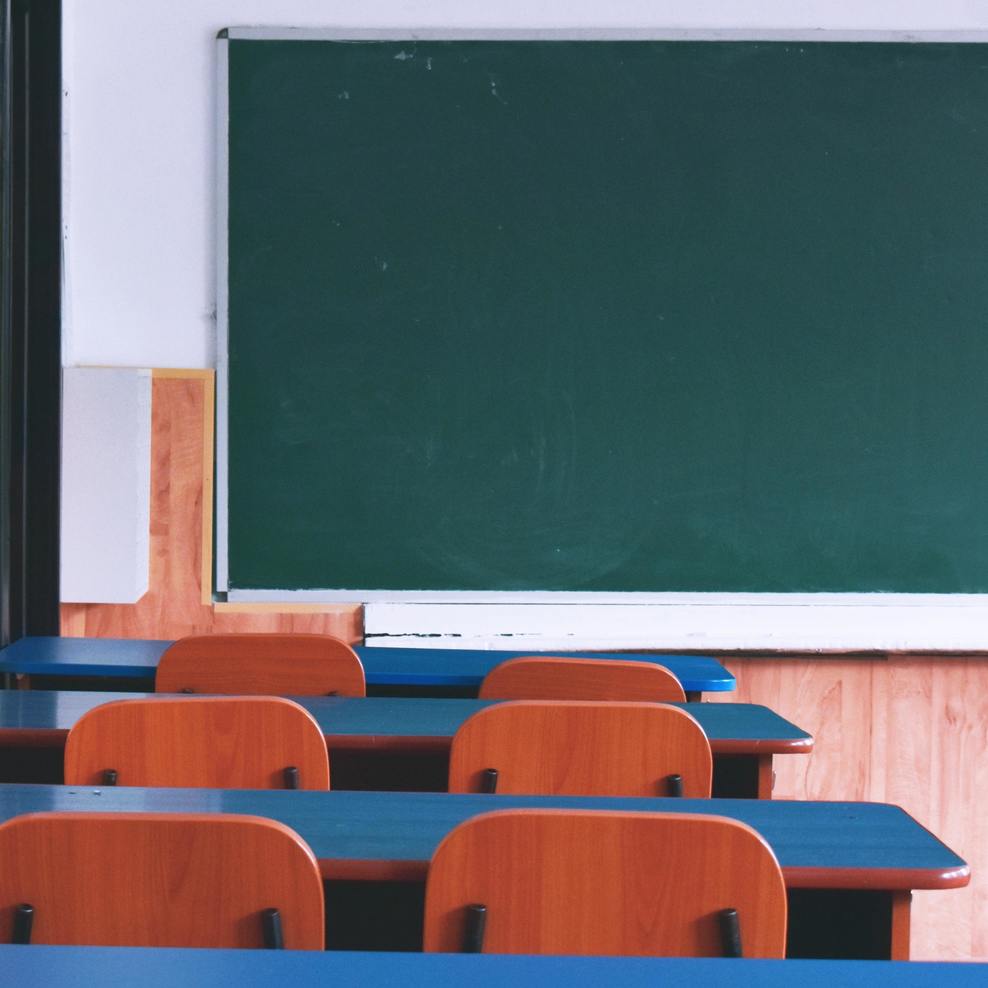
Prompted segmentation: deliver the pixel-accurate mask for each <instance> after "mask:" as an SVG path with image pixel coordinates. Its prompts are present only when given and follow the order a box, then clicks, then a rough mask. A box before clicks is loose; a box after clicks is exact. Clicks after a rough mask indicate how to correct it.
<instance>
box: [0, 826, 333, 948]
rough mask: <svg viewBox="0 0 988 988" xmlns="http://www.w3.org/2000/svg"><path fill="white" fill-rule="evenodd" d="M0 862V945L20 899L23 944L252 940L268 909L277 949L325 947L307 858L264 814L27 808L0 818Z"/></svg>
mask: <svg viewBox="0 0 988 988" xmlns="http://www.w3.org/2000/svg"><path fill="white" fill-rule="evenodd" d="M0 859H2V860H3V862H4V867H3V869H2V871H0V941H3V942H6V943H9V942H10V935H11V927H12V917H13V911H14V907H15V906H16V905H17V904H18V903H22V902H26V903H30V904H31V905H32V906H33V907H34V910H35V915H34V926H33V930H32V937H31V940H32V942H33V943H55V944H95V945H106V946H126V945H131V946H148V947H172V946H176V947H260V946H262V945H263V940H262V935H261V920H260V914H261V911H262V910H264V909H267V908H276V909H278V910H279V912H280V913H281V918H282V926H283V932H284V939H285V946H286V947H288V948H294V949H302V950H322V949H323V946H324V929H323V922H324V921H323V912H324V906H323V893H322V880H321V878H320V875H319V868H318V865H317V864H316V860H315V858H314V857H313V855H312V851H310V850H309V848H308V847H307V845H306V844H305V842H304V841H303V840H302V839H301V838H300V837H299V836H298V834H296V833H295V832H294V831H293V830H291V829H289V828H288V827H286V826H285V825H284V824H281V823H277V822H275V821H273V820H264V819H261V818H259V817H252V816H230V815H226V814H210V815H194V814H181V813H164V814H135V813H122V814H112V815H111V814H106V813H38V814H31V815H28V816H21V817H17V818H15V819H13V820H10V821H8V822H7V823H5V824H3V825H2V826H0Z"/></svg>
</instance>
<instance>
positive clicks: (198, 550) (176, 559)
mask: <svg viewBox="0 0 988 988" xmlns="http://www.w3.org/2000/svg"><path fill="white" fill-rule="evenodd" d="M213 376H214V375H213V372H212V371H201V370H188V371H185V370H156V371H155V372H154V375H153V380H152V384H151V552H150V574H149V584H148V592H147V593H146V594H145V595H144V596H143V597H142V598H141V599H140V600H139V601H138V602H137V603H136V604H62V606H61V632H62V634H63V635H69V636H79V637H89V638H165V639H168V638H172V639H177V638H182V637H184V636H185V635H193V634H204V633H208V632H212V631H217V632H219V631H268V632H276V631H285V632H313V633H317V634H330V635H335V636H336V637H337V638H341V639H343V640H344V641H347V642H351V643H352V642H357V641H361V640H362V638H363V618H362V612H361V608H360V607H359V605H350V604H325V605H319V606H317V607H308V608H305V609H300V608H293V607H281V606H278V605H275V606H273V607H272V606H267V607H260V608H251V609H243V608H231V609H227V608H222V607H214V606H213V605H212V603H211V600H212V587H211V585H210V581H211V573H212V557H211V545H212V483H213V480H212V478H213V446H212V435H213V433H212V428H213V426H212V423H213V414H212V409H213V395H214V384H213Z"/></svg>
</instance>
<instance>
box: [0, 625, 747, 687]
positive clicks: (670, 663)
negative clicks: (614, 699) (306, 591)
mask: <svg viewBox="0 0 988 988" xmlns="http://www.w3.org/2000/svg"><path fill="white" fill-rule="evenodd" d="M169 645H171V642H170V641H147V640H143V639H136V638H135V639H123V638H58V637H42V636H37V637H27V638H21V639H19V640H18V641H16V642H14V643H13V644H11V645H8V646H7V647H6V648H4V649H0V674H8V675H11V676H13V675H19V676H64V677H72V678H77V677H96V678H100V679H107V678H120V679H145V680H148V679H153V678H154V672H155V669H157V667H158V659H159V658H160V657H161V653H162V652H163V651H164V650H165V649H166V648H167V647H168V646H169ZM355 648H356V652H357V654H358V655H359V656H360V661H361V662H362V663H363V665H364V674H365V676H366V678H367V685H368V687H371V688H376V689H380V690H393V689H400V690H408V691H418V692H425V693H428V691H430V690H439V691H453V690H455V691H460V692H463V693H468V692H470V691H472V692H473V694H474V695H476V690H477V687H479V686H480V681H481V680H482V679H483V678H484V676H485V675H486V674H487V673H488V672H489V671H490V670H491V669H492V668H493V667H494V666H495V665H497V664H498V663H499V662H504V661H505V660H507V659H510V658H514V657H515V656H518V655H537V654H538V653H537V652H533V651H531V650H526V651H513V652H500V651H489V650H483V649H470V648H465V649H450V648H383V647H369V646H366V645H357V646H355ZM546 654H551V655H575V656H582V657H591V656H594V657H596V658H615V659H638V660H641V661H646V662H659V663H661V664H662V665H664V666H666V667H667V668H668V669H670V670H672V672H673V673H674V674H675V676H676V678H677V679H678V680H679V681H680V682H681V683H682V684H683V689H684V690H685V691H686V694H687V699H694V700H698V699H699V694H700V693H718V692H726V691H730V690H733V689H734V687H735V685H736V684H735V681H734V677H733V676H732V675H731V674H730V673H729V672H728V671H727V670H726V669H725V668H724V667H723V666H722V665H721V664H720V663H719V662H718V661H717V660H716V659H712V658H709V657H708V656H704V655H643V654H641V653H634V654H631V653H624V654H620V653H616V652H609V653H595V652H551V653H546ZM96 688H98V684H96ZM691 694H693V695H691Z"/></svg>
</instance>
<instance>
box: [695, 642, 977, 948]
mask: <svg viewBox="0 0 988 988" xmlns="http://www.w3.org/2000/svg"><path fill="white" fill-rule="evenodd" d="M724 661H725V664H726V665H727V666H728V667H729V668H730V669H731V671H732V672H733V673H734V675H735V676H736V677H737V680H738V690H737V692H736V693H734V694H729V693H728V694H708V698H709V699H710V700H712V701H728V700H731V699H736V700H739V701H745V702H751V703H763V704H766V705H767V706H770V707H772V708H773V709H774V710H776V711H777V712H778V713H780V714H781V715H782V716H783V717H786V718H788V719H789V720H791V721H793V722H794V723H796V724H799V726H800V727H802V728H804V729H805V730H807V731H810V732H811V733H812V734H813V735H814V736H815V738H816V744H815V746H814V749H813V753H812V754H811V755H810V756H809V757H807V758H777V759H776V760H775V762H776V772H777V776H776V786H775V794H774V795H775V797H776V798H777V799H830V800H845V799H854V800H873V801H876V802H889V803H895V804H897V805H899V806H902V807H903V808H904V809H905V810H906V811H907V812H908V813H910V814H911V815H912V816H914V817H915V818H916V819H917V820H919V821H920V822H921V823H922V824H923V825H924V826H926V827H928V828H929V829H930V830H931V831H933V833H935V834H936V835H937V836H938V837H940V838H941V840H943V841H944V842H945V843H947V844H948V845H950V847H952V848H953V849H954V850H955V851H957V853H958V854H960V855H961V856H962V857H964V858H965V859H966V860H967V861H968V863H969V864H970V865H971V873H972V879H971V884H970V886H969V887H968V888H966V889H959V890H952V891H946V892H917V893H916V894H915V896H914V900H913V914H912V956H913V958H914V959H917V960H970V959H978V960H986V959H988V814H986V813H985V812H984V808H983V807H982V806H981V802H980V800H981V798H983V797H984V796H985V794H988V659H982V658H954V657H950V656H890V657H888V658H812V657H800V658H796V657H794V658H792V659H782V658H774V657H773V658H750V659H731V658H728V657H724Z"/></svg>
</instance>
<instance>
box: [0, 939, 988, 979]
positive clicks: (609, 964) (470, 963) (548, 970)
mask: <svg viewBox="0 0 988 988" xmlns="http://www.w3.org/2000/svg"><path fill="white" fill-rule="evenodd" d="M0 970H2V971H3V972H4V974H5V976H6V979H7V980H8V981H9V983H10V984H15V985H18V986H21V988H34V986H39V988H40V986H44V988H72V986H76V985H78V986H80V988H81V986H86V988H88V986H90V985H104V984H109V985H133V984H140V985H142V986H144V988H174V986H175V985H182V986H184V988H199V986H202V988H206V986H208V988H215V986H217V985H231V984H236V985H242V986H245V988H247V986H272V988H283V986H284V985H286V984H290V985H293V986H294V988H310V986H311V988H316V986H318V988H325V986H327V985H330V986H332V988H367V986H369V985H380V986H387V985H402V986H403V988H447V986H448V988H461V986H462V985H472V986H474V988H494V986H498V988H501V986H504V985H512V986H513V988H527V986H533V988H557V986H558V988H572V986H583V985H585V986H588V988H599V986H600V985H621V986H624V988H656V986H658V985H661V986H663V988H707V986H710V988H720V986H721V985H727V984H734V983H736V984H739V985H745V986H747V988H791V986H793V985H799V986H801V988H833V986H834V985H839V984H845V985H853V984H868V985H869V986H870V988H886V986H889V988H891V986H895V988H928V986H929V985H938V986H944V988H967V986H971V988H974V986H975V985H977V986H979V988H980V986H982V985H984V984H986V983H988V964H924V963H919V962H916V961H802V960H799V961H797V960H787V961H758V960H743V961H735V960H722V959H714V960H711V959H706V958H704V959H698V960H693V959H681V958H662V957H512V956H504V955H500V956H498V955H493V954H487V955H483V956H478V955H470V954H405V953H373V954H371V953H367V954H357V953H346V952H333V951H329V952H318V951H303V950H298V951H294V950H285V951H279V950H193V949H184V950H183V949H176V948H170V947H156V948H147V947H43V946H30V947H14V946H10V945H9V944H3V945H0Z"/></svg>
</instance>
